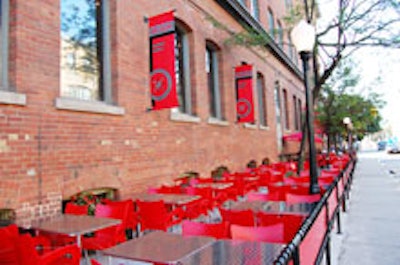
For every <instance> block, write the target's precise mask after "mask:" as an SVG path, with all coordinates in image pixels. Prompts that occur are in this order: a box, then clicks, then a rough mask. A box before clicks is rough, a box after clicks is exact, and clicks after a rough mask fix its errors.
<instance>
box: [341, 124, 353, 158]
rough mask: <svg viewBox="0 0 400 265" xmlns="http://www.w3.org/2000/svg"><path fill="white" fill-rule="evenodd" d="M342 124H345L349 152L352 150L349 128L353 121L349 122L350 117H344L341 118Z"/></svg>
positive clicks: (351, 127) (351, 126) (350, 128)
mask: <svg viewBox="0 0 400 265" xmlns="http://www.w3.org/2000/svg"><path fill="white" fill-rule="evenodd" d="M343 124H344V125H345V126H346V132H347V145H348V150H349V152H350V153H351V152H352V151H353V148H352V145H353V143H352V141H351V140H352V136H351V130H352V129H353V123H352V122H351V119H350V117H344V118H343Z"/></svg>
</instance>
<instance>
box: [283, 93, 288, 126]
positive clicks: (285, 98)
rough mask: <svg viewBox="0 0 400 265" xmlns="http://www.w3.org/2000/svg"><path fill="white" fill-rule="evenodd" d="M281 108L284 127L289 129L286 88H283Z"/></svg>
mask: <svg viewBox="0 0 400 265" xmlns="http://www.w3.org/2000/svg"><path fill="white" fill-rule="evenodd" d="M283 108H284V112H285V129H286V130H289V106H288V95H287V90H286V89H284V90H283Z"/></svg>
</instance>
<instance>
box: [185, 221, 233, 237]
mask: <svg viewBox="0 0 400 265" xmlns="http://www.w3.org/2000/svg"><path fill="white" fill-rule="evenodd" d="M182 234H183V235H184V236H211V237H215V238H217V239H226V238H229V223H227V222H222V223H215V224H209V223H200V222H193V221H188V220H185V221H183V222H182Z"/></svg>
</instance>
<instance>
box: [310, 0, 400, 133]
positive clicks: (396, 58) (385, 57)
mask: <svg viewBox="0 0 400 265" xmlns="http://www.w3.org/2000/svg"><path fill="white" fill-rule="evenodd" d="M317 1H318V3H319V8H320V12H321V18H322V21H320V23H321V24H323V23H324V22H326V21H330V20H331V19H332V18H333V16H334V15H336V14H337V12H335V10H337V2H338V1H337V0H317ZM321 28H324V26H321ZM352 59H353V61H354V62H355V63H356V65H357V69H356V72H357V73H358V74H359V75H360V82H359V84H358V86H357V87H356V88H355V89H354V91H356V92H359V93H361V94H364V95H365V94H366V93H367V92H368V89H366V88H370V89H371V90H372V91H373V92H376V93H379V94H381V95H382V99H383V100H384V101H386V105H385V106H384V107H383V109H381V110H379V112H380V114H381V116H382V118H383V122H382V127H384V128H385V127H389V126H390V127H391V128H392V132H393V134H394V135H395V136H397V137H399V138H400V71H399V70H400V50H394V49H387V48H386V49H384V48H361V49H359V50H358V51H356V52H355V53H354V54H353V55H352ZM378 77H379V79H380V82H379V83H377V82H376V80H377V78H378Z"/></svg>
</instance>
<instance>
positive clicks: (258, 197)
mask: <svg viewBox="0 0 400 265" xmlns="http://www.w3.org/2000/svg"><path fill="white" fill-rule="evenodd" d="M285 196H286V193H284V192H279V191H275V192H269V193H259V192H249V193H247V195H246V197H247V200H248V201H284V200H285Z"/></svg>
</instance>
